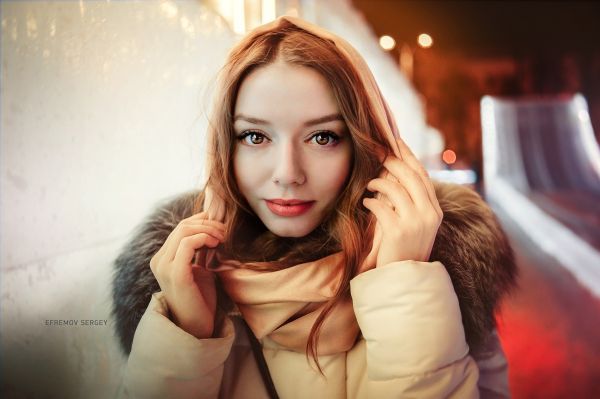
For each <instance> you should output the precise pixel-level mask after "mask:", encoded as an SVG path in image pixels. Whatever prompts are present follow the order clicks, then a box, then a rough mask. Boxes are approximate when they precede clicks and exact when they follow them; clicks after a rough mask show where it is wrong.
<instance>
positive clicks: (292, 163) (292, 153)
mask: <svg viewBox="0 0 600 399" xmlns="http://www.w3.org/2000/svg"><path fill="white" fill-rule="evenodd" d="M274 161H275V167H274V168H273V182H274V183H276V184H279V185H282V186H288V185H294V184H296V185H299V184H303V183H304V182H305V181H306V175H305V174H304V168H303V166H302V155H301V154H300V151H299V150H298V149H296V148H295V145H294V143H293V142H291V141H290V142H287V143H281V148H279V150H278V155H277V157H276V158H275V159H274Z"/></svg>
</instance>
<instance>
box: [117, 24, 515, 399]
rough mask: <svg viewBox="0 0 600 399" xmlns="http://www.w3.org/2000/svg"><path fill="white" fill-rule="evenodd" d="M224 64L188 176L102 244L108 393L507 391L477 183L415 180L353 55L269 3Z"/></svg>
mask: <svg viewBox="0 0 600 399" xmlns="http://www.w3.org/2000/svg"><path fill="white" fill-rule="evenodd" d="M221 78H222V81H221V91H220V92H219V93H218V94H217V96H216V102H215V107H214V110H213V119H212V120H211V126H210V128H209V154H210V158H209V162H208V171H209V172H208V175H209V178H208V181H207V184H206V187H205V189H204V190H202V191H201V192H199V193H195V192H194V193H190V194H187V195H185V196H182V197H180V198H177V199H176V200H175V201H173V202H171V203H169V204H167V205H166V206H164V207H163V208H161V209H159V210H158V212H157V213H155V214H154V215H152V216H151V217H150V219H149V220H148V221H147V222H146V223H145V224H144V225H143V226H142V229H141V230H140V231H139V232H138V234H137V235H136V237H135V238H134V239H133V241H132V242H131V243H130V244H129V245H128V246H127V248H126V249H125V250H124V251H123V253H122V254H121V256H120V257H119V258H118V259H117V262H116V264H117V273H116V274H115V280H114V299H115V304H114V314H115V317H116V322H117V331H118V333H119V335H120V339H121V343H122V345H123V348H124V350H125V352H129V351H130V353H129V359H128V364H127V369H126V374H125V378H124V381H125V392H124V393H127V394H128V395H130V396H132V397H160V398H165V397H177V398H204V397H207V398H208V397H211V398H212V397H221V398H237V397H240V398H241V397H247V398H261V397H275V396H276V395H279V397H282V398H289V397H311V398H312V397H327V398H343V397H349V398H363V397H376V398H385V397H432V398H433V397H436V398H437V397H453V398H454V397H456V398H470V397H479V395H480V394H481V395H482V396H489V397H494V395H495V396H496V397H498V396H500V397H502V396H508V389H507V382H506V362H505V360H504V357H503V354H502V350H501V348H500V347H499V345H498V342H497V338H496V335H495V333H494V310H495V309H496V307H497V304H498V301H499V299H500V297H501V296H502V295H503V294H504V293H505V292H506V291H507V290H508V289H509V288H510V287H511V286H512V285H513V283H514V278H515V266H514V263H513V260H512V254H511V251H510V247H509V246H508V244H507V242H506V239H505V237H504V235H503V233H502V231H501V229H500V228H499V226H498V224H497V222H496V220H495V218H494V216H493V214H492V213H491V211H490V210H489V208H487V206H486V205H485V204H484V203H483V201H482V200H481V199H480V198H479V196H477V194H475V193H474V192H472V191H470V190H468V189H464V188H460V187H458V186H452V185H442V184H438V183H436V184H435V185H434V184H433V183H432V182H431V180H430V179H429V177H428V175H427V173H426V171H425V170H424V168H423V167H422V166H421V164H420V163H419V162H418V160H417V159H416V158H415V157H414V155H413V154H412V153H411V151H410V149H409V148H408V147H407V146H406V145H405V144H404V142H403V141H402V140H401V139H400V136H399V134H398V131H397V128H396V126H395V124H394V122H393V117H392V115H391V113H390V112H389V109H388V107H387V105H386V103H385V101H384V99H383V98H382V96H381V94H380V92H379V90H378V88H377V85H376V83H375V81H374V79H373V77H372V75H371V73H370V71H369V70H368V68H367V66H366V64H365V62H364V60H363V59H362V58H361V57H360V55H358V54H357V53H356V51H355V50H354V49H353V48H352V47H351V46H350V45H349V44H348V43H346V42H345V41H344V40H342V39H341V38H339V37H336V36H334V35H332V34H331V33H329V32H326V31H324V30H323V29H321V28H318V27H316V26H313V25H311V24H308V23H307V22H305V21H302V20H300V19H298V18H292V17H281V18H279V19H277V20H276V21H274V22H272V23H270V24H267V25H263V26H261V27H259V28H257V29H256V30H254V31H253V32H251V33H250V34H249V35H248V36H247V37H246V38H244V39H243V40H242V41H241V42H240V43H239V44H238V45H237V46H236V47H235V48H234V49H233V50H232V52H231V53H230V55H229V58H228V61H227V63H226V65H225V68H224V69H223V71H222V77H221ZM148 266H149V267H148ZM148 301H149V302H150V303H148ZM144 309H145V312H144V313H143V316H142V317H141V320H140V317H139V314H140V313H141V311H143V310H144ZM132 313H133V316H132ZM138 322H139V324H138ZM134 331H135V336H133V333H134ZM475 359H477V360H475Z"/></svg>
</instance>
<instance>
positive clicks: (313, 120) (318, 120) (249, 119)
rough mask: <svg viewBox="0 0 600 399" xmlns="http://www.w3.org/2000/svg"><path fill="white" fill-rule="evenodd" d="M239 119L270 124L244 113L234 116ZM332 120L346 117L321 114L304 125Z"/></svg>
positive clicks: (340, 119) (234, 119) (342, 119)
mask: <svg viewBox="0 0 600 399" xmlns="http://www.w3.org/2000/svg"><path fill="white" fill-rule="evenodd" d="M238 119H241V120H244V121H246V122H250V123H254V124H256V125H270V123H269V121H266V120H264V119H259V118H254V117H251V116H246V115H242V114H237V115H236V116H235V117H234V118H233V121H234V122H235V121H237V120H238ZM331 121H344V118H343V117H342V115H341V114H331V115H325V116H321V117H319V118H315V119H311V120H309V121H306V122H304V126H305V127H308V126H313V125H319V124H321V123H325V122H331Z"/></svg>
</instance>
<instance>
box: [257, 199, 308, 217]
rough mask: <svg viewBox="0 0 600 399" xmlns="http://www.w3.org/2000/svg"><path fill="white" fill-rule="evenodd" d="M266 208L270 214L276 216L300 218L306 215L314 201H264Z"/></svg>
mask: <svg viewBox="0 0 600 399" xmlns="http://www.w3.org/2000/svg"><path fill="white" fill-rule="evenodd" d="M265 202H266V203H267V207H268V208H269V210H271V212H273V213H274V214H276V215H277V216H284V217H293V216H300V215H302V214H303V213H306V212H307V211H308V210H309V209H310V208H312V206H313V205H314V203H315V201H302V200H283V199H271V200H265Z"/></svg>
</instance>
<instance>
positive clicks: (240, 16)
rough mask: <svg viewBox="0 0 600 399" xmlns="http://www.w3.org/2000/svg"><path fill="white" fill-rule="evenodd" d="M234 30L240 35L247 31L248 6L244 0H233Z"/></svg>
mask: <svg viewBox="0 0 600 399" xmlns="http://www.w3.org/2000/svg"><path fill="white" fill-rule="evenodd" d="M233 31H234V32H235V33H237V34H239V35H243V34H244V33H246V7H245V5H244V0H235V1H234V2H233Z"/></svg>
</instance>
